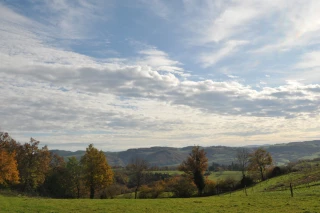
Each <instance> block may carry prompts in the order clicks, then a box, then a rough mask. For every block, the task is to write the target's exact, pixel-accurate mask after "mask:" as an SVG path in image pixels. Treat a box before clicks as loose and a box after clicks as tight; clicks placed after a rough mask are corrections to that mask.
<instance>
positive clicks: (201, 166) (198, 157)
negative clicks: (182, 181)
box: [179, 146, 208, 196]
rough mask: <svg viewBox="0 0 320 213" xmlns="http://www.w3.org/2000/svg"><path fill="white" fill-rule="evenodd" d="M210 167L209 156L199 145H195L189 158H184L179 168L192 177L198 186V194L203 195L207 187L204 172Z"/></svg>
mask: <svg viewBox="0 0 320 213" xmlns="http://www.w3.org/2000/svg"><path fill="white" fill-rule="evenodd" d="M207 168H208V158H207V157H206V153H205V151H204V150H203V149H201V150H200V147H199V146H194V147H193V148H192V152H191V153H190V154H189V156H188V158H187V159H186V160H184V161H183V162H182V163H181V165H180V166H179V170H180V171H183V172H185V173H186V174H187V175H188V176H189V177H190V178H192V180H193V182H194V184H195V185H196V186H197V189H198V195H199V196H201V195H202V192H203V189H204V187H205V180H204V172H205V171H206V170H207Z"/></svg>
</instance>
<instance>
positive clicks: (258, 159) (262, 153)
mask: <svg viewBox="0 0 320 213" xmlns="http://www.w3.org/2000/svg"><path fill="white" fill-rule="evenodd" d="M269 165H272V157H271V155H270V153H269V152H267V151H266V150H264V149H262V148H259V149H257V150H256V151H254V152H253V153H251V154H250V159H249V168H250V170H253V171H255V170H258V171H259V173H260V176H261V180H265V177H264V171H265V169H266V167H267V166H269Z"/></svg>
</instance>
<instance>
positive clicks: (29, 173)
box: [17, 138, 51, 191]
mask: <svg viewBox="0 0 320 213" xmlns="http://www.w3.org/2000/svg"><path fill="white" fill-rule="evenodd" d="M39 143H40V142H39V141H37V140H35V139H33V138H31V139H30V143H25V144H24V145H20V146H19V147H18V151H17V161H18V169H19V174H20V182H21V184H22V188H23V190H25V191H32V190H35V189H36V188H37V187H38V186H39V185H41V184H42V183H43V182H44V181H45V178H46V175H47V173H48V172H49V169H50V166H49V164H50V162H51V155H50V152H49V150H48V148H47V146H44V147H42V148H39Z"/></svg>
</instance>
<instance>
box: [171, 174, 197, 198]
mask: <svg viewBox="0 0 320 213" xmlns="http://www.w3.org/2000/svg"><path fill="white" fill-rule="evenodd" d="M168 188H169V191H171V192H172V193H173V196H174V197H184V198H186V197H191V196H192V195H194V194H195V192H196V191H197V187H196V185H195V184H194V183H193V182H192V180H190V178H187V177H184V176H179V177H174V178H171V179H170V181H169V182H168Z"/></svg>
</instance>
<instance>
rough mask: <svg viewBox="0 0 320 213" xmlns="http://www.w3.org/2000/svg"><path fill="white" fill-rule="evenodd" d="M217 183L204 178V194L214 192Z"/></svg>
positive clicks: (212, 193)
mask: <svg viewBox="0 0 320 213" xmlns="http://www.w3.org/2000/svg"><path fill="white" fill-rule="evenodd" d="M216 187H217V183H216V182H215V181H213V180H208V179H206V186H205V187H204V194H205V195H214V194H216Z"/></svg>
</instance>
